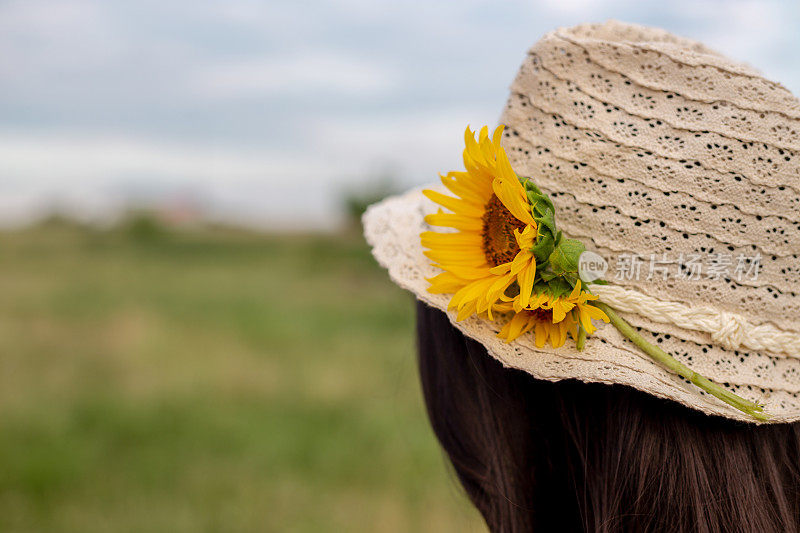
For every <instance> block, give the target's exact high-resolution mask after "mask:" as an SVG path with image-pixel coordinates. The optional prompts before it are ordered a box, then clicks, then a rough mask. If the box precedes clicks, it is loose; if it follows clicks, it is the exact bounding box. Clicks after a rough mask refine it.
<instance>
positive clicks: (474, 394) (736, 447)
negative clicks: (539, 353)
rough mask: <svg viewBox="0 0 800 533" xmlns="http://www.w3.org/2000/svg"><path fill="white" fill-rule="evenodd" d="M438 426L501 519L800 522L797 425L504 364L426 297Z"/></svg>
mask: <svg viewBox="0 0 800 533" xmlns="http://www.w3.org/2000/svg"><path fill="white" fill-rule="evenodd" d="M417 332H418V339H419V365H420V376H421V379H422V388H423V393H424V396H425V401H426V404H427V408H428V414H429V416H430V419H431V424H432V426H433V429H434V431H435V433H436V435H437V437H438V439H439V441H440V443H441V445H442V447H443V448H444V450H445V451H446V453H447V455H448V457H449V459H450V461H451V463H452V464H453V467H454V469H455V472H456V475H457V476H458V479H459V481H460V482H461V484H462V485H463V487H464V489H465V490H466V492H467V494H468V495H469V497H470V499H471V500H472V502H473V503H474V504H475V506H476V507H477V508H478V509H479V510H480V512H481V513H482V514H483V516H484V518H485V519H486V522H487V524H488V525H489V527H490V529H491V530H492V531H531V530H541V531H551V530H556V531H573V530H587V531H719V532H727V531H796V530H798V529H800V429H798V426H797V424H778V425H768V426H760V427H758V426H753V425H749V424H743V423H739V422H735V421H731V420H727V419H723V418H717V417H709V416H706V415H703V414H701V413H698V412H696V411H693V410H690V409H687V408H685V407H682V406H680V405H678V404H675V403H672V402H669V401H665V400H659V399H657V398H654V397H652V396H650V395H647V394H645V393H642V392H639V391H636V390H635V389H631V388H628V387H624V386H619V385H614V386H609V385H603V384H586V383H582V382H578V381H561V382H556V383H551V382H547V381H541V380H536V379H534V378H533V377H531V376H530V375H528V374H526V373H524V372H520V371H516V370H513V369H508V368H503V367H502V365H501V364H500V363H498V362H497V361H496V360H495V359H493V358H492V357H490V356H489V355H488V354H487V352H486V349H485V348H484V347H483V346H482V345H481V344H479V343H477V342H475V341H472V340H470V339H468V338H465V337H464V336H463V335H462V334H461V333H460V332H458V331H457V330H456V329H455V328H454V327H453V326H452V325H451V324H450V322H449V320H448V318H447V317H446V316H445V315H444V313H442V312H441V311H438V310H436V309H432V308H430V307H428V306H426V305H424V304H422V303H419V304H418V306H417Z"/></svg>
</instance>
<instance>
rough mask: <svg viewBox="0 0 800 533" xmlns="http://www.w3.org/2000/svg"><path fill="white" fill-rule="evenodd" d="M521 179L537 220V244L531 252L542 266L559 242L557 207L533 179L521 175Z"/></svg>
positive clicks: (534, 217)
mask: <svg viewBox="0 0 800 533" xmlns="http://www.w3.org/2000/svg"><path fill="white" fill-rule="evenodd" d="M519 180H520V183H522V185H523V187H524V188H525V194H526V196H527V197H528V202H530V205H531V216H533V219H534V220H535V221H536V226H537V231H536V232H537V235H536V244H534V246H533V247H531V252H532V253H533V255H534V257H535V258H536V264H537V266H539V267H541V266H544V264H545V263H546V262H547V260H548V259H549V257H550V254H552V253H553V249H554V248H555V246H556V243H557V242H558V229H557V228H556V218H555V213H556V208H555V206H554V205H553V202H552V200H550V197H549V196H547V195H546V194H545V193H543V192H542V191H541V189H539V187H537V186H536V184H535V183H534V182H533V181H532V180H530V179H529V178H522V177H519Z"/></svg>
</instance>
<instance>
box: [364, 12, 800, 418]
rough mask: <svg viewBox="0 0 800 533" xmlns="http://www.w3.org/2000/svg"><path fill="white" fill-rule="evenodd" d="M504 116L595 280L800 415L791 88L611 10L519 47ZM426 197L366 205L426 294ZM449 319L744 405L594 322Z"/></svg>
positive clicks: (796, 153)
mask: <svg viewBox="0 0 800 533" xmlns="http://www.w3.org/2000/svg"><path fill="white" fill-rule="evenodd" d="M500 123H501V124H503V125H505V130H504V132H503V137H502V140H501V143H502V146H503V148H504V149H505V152H506V153H507V155H508V159H509V161H510V163H511V166H512V167H513V169H514V171H516V173H517V174H519V175H520V176H527V177H530V178H531V179H532V180H533V181H534V182H535V183H536V184H537V185H538V186H539V187H540V188H541V190H542V191H543V192H544V193H546V194H548V195H549V197H550V198H551V199H552V202H553V204H554V205H555V208H556V220H557V223H558V226H559V228H560V229H561V230H562V231H563V232H564V234H565V235H566V236H568V237H570V238H573V239H578V240H580V241H581V242H583V243H584V245H585V246H586V248H587V249H588V250H590V251H592V252H595V253H597V254H598V255H599V256H601V257H602V258H603V259H604V260H605V261H607V263H608V270H607V271H606V273H605V279H606V280H607V281H608V284H607V285H592V292H593V293H594V294H596V295H598V296H599V297H600V299H601V300H602V301H605V302H607V303H608V304H609V305H610V306H612V307H613V308H615V309H617V310H618V311H619V312H620V314H621V316H622V317H624V319H625V320H627V321H628V322H629V323H630V324H632V325H633V326H635V327H636V328H638V330H639V332H640V333H641V334H642V336H644V337H645V338H646V339H647V340H649V341H650V342H652V343H653V344H655V345H657V346H659V347H661V348H663V349H664V350H665V351H666V352H668V353H670V354H671V355H672V356H674V357H675V358H676V359H677V360H679V361H680V362H682V363H684V364H685V365H687V366H688V367H690V368H691V369H692V370H695V371H697V372H698V373H699V374H702V375H704V376H706V377H708V378H710V379H711V380H713V381H715V382H717V383H719V384H722V385H723V386H724V387H726V388H727V389H729V390H730V391H732V392H735V393H736V394H738V395H740V396H742V397H744V398H746V399H749V400H753V401H757V402H759V403H762V404H763V405H764V408H765V411H766V412H768V413H769V414H770V415H771V419H770V421H771V422H790V421H797V420H800V287H796V282H797V281H798V280H800V257H799V256H800V101H798V100H797V99H796V98H795V97H794V96H793V95H792V94H791V93H790V92H789V91H788V90H787V89H785V88H784V87H782V86H781V85H780V84H778V83H775V82H772V81H770V80H767V79H765V78H764V77H763V76H762V75H761V74H759V73H758V72H757V71H755V70H754V69H752V68H751V67H749V66H747V65H744V64H741V63H738V62H734V61H732V60H730V59H728V58H726V57H724V56H722V55H720V54H718V53H716V52H714V51H712V50H709V49H708V48H706V47H705V46H703V45H702V44H700V43H697V42H694V41H690V40H688V39H683V38H680V37H676V36H673V35H671V34H669V33H667V32H665V31H663V30H658V29H653V28H647V27H642V26H634V25H628V24H622V23H619V22H607V23H605V24H589V25H581V26H577V27H574V28H566V29H565V28H562V29H558V30H556V31H554V32H552V33H549V34H547V35H546V36H545V37H544V38H542V40H540V41H539V42H538V43H537V44H536V45H535V46H534V47H533V48H531V50H530V51H529V53H528V55H527V57H526V58H525V61H524V62H523V64H522V66H521V68H520V70H519V73H518V75H517V77H516V79H515V81H514V82H513V84H512V86H511V94H510V97H509V99H508V102H507V104H506V107H505V110H504V111H503V114H502V117H501V118H500ZM437 207H438V206H436V204H434V203H433V202H432V201H430V200H429V199H428V198H426V197H425V196H423V194H422V193H421V191H419V190H414V191H410V192H408V193H407V194H405V195H402V196H399V197H393V198H389V199H387V200H385V201H383V202H381V203H379V204H376V205H374V206H372V207H371V208H370V209H369V210H368V211H367V213H366V214H365V216H364V227H365V235H366V237H367V240H368V241H369V243H370V244H371V245H372V247H373V254H374V255H375V257H376V259H377V260H378V261H379V262H380V263H381V265H383V266H384V267H386V268H387V269H388V270H389V273H390V275H391V277H392V279H393V280H394V281H395V282H396V283H397V284H398V285H400V286H401V287H404V288H406V289H408V290H410V291H411V292H413V293H414V295H415V296H416V297H417V298H418V299H420V300H422V301H424V302H426V303H428V304H429V305H431V306H434V307H436V308H438V309H441V310H445V311H446V310H447V307H448V302H449V301H450V298H451V296H452V295H447V294H431V293H430V292H428V288H429V286H430V282H429V281H428V279H429V278H432V277H433V276H436V275H437V274H438V273H440V272H441V271H440V270H439V269H438V268H437V267H435V266H433V265H432V264H431V261H430V259H428V258H427V257H426V256H425V255H424V248H423V247H422V244H421V242H420V233H422V232H425V231H427V230H429V229H431V228H430V227H429V226H428V224H427V223H426V222H425V220H424V217H425V215H427V214H430V213H434V212H436V211H437ZM449 315H450V317H451V319H452V320H453V323H454V324H455V325H456V327H458V328H459V329H460V330H461V331H463V332H464V333H465V334H466V335H468V336H469V337H472V338H473V339H476V340H478V341H479V342H481V343H482V344H483V345H484V346H485V347H486V348H487V350H488V352H489V353H490V354H491V355H492V356H493V357H495V358H497V359H498V360H500V361H501V362H502V363H503V364H504V365H506V366H509V367H514V368H519V369H522V370H525V371H526V372H528V373H530V374H531V375H533V376H534V377H536V378H540V379H545V380H561V379H568V378H573V379H579V380H582V381H586V382H600V383H618V384H624V385H628V386H631V387H635V388H637V389H639V390H642V391H645V392H648V393H651V394H653V395H655V396H658V397H662V398H668V399H671V400H675V401H678V402H680V403H682V404H684V405H686V406H689V407H691V408H694V409H697V410H700V411H703V412H705V413H708V414H713V415H720V416H724V417H727V418H733V419H739V420H744V421H750V422H752V421H753V420H752V418H750V417H748V415H746V414H744V413H742V412H740V411H738V410H736V409H734V408H732V407H731V406H729V405H727V404H725V403H723V402H721V401H720V400H718V399H717V398H715V397H712V396H711V395H709V394H707V393H705V392H704V391H702V390H700V389H698V388H697V387H695V386H694V385H692V384H690V383H689V382H688V381H686V380H685V379H683V378H680V377H678V376H677V375H676V374H674V373H672V372H670V371H668V370H666V369H665V368H663V367H662V366H661V365H659V364H657V363H655V362H654V361H653V360H651V359H650V358H649V357H647V356H646V355H643V354H642V353H641V351H640V350H639V349H638V348H637V347H636V346H634V344H633V343H632V342H631V341H629V340H628V339H627V338H625V337H624V336H623V335H621V334H620V332H619V331H618V330H617V329H615V328H614V327H611V326H610V325H605V326H604V327H600V329H598V331H597V332H595V333H594V334H593V335H592V336H590V337H589V338H588V340H587V342H586V346H585V349H584V350H582V351H578V350H577V349H576V348H575V345H574V343H566V344H564V345H563V346H561V347H558V348H552V347H550V346H544V347H537V345H536V344H535V343H534V341H533V339H532V338H531V337H530V336H521V337H519V338H518V339H516V340H514V341H513V342H510V343H506V342H504V341H503V340H501V339H499V338H498V337H497V333H498V332H499V331H501V329H502V328H503V326H504V321H503V319H502V318H500V319H496V320H487V319H485V318H481V317H479V316H476V315H473V316H470V317H469V318H467V319H465V320H462V321H456V320H455V319H456V316H455V312H454V311H450V312H449Z"/></svg>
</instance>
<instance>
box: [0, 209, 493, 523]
mask: <svg viewBox="0 0 800 533" xmlns="http://www.w3.org/2000/svg"><path fill="white" fill-rule="evenodd" d="M145 226H146V225H144V226H142V225H140V226H131V227H129V228H127V229H118V230H114V231H108V232H99V231H92V230H87V229H82V228H78V227H74V226H70V225H67V224H63V223H60V224H56V223H51V224H46V225H43V226H40V227H37V228H32V229H29V230H25V231H22V232H16V233H6V234H1V235H0V530H1V531H55V532H58V531H69V532H72V531H74V532H82V533H84V532H85V533H90V532H100V531H103V532H106V531H126V532H127V531H130V532H134V531H170V532H173V531H174V532H181V531H187V532H196V531H314V532H316V531H437V532H438V531H480V530H481V525H480V520H479V518H478V517H477V515H476V513H475V511H473V510H472V509H471V507H470V506H469V504H468V503H467V502H466V501H465V499H464V497H463V496H462V494H461V493H460V491H459V489H457V488H456V483H455V481H454V480H453V477H452V475H451V474H450V473H448V472H447V469H446V468H445V462H444V459H443V456H442V453H441V451H440V450H439V448H438V446H437V444H436V442H435V439H434V437H433V435H432V433H431V431H430V428H429V426H428V423H427V419H426V417H425V413H424V407H423V405H422V401H421V396H420V391H419V384H418V380H417V376H416V369H415V363H414V354H413V352H414V348H413V301H412V299H411V297H410V296H409V295H407V294H405V293H403V292H402V291H400V290H399V289H397V288H395V287H394V286H392V285H391V284H390V283H389V281H388V277H387V275H386V273H385V272H384V271H382V270H381V269H380V268H379V267H378V266H377V265H376V264H375V263H374V261H373V260H372V259H371V257H370V256H369V253H368V251H367V249H366V246H365V245H364V244H363V243H362V241H361V239H360V238H358V237H356V236H350V237H336V236H327V235H326V236H264V235H256V234H249V233H245V232H237V231H232V230H225V229H220V228H217V229H203V230H196V231H182V232H168V231H164V230H162V229H159V228H152V227H149V226H147V227H145ZM142 228H144V229H142ZM145 230H146V231H145Z"/></svg>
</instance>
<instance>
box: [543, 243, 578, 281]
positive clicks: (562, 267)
mask: <svg viewBox="0 0 800 533" xmlns="http://www.w3.org/2000/svg"><path fill="white" fill-rule="evenodd" d="M584 251H586V247H585V246H584V245H583V243H582V242H581V241H577V240H575V239H561V241H560V242H559V243H558V245H557V246H556V247H555V249H554V250H553V253H552V254H550V268H551V269H552V270H553V272H554V273H555V274H557V275H566V274H572V275H577V273H578V259H579V258H580V256H581V254H582V253H583V252H584Z"/></svg>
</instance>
